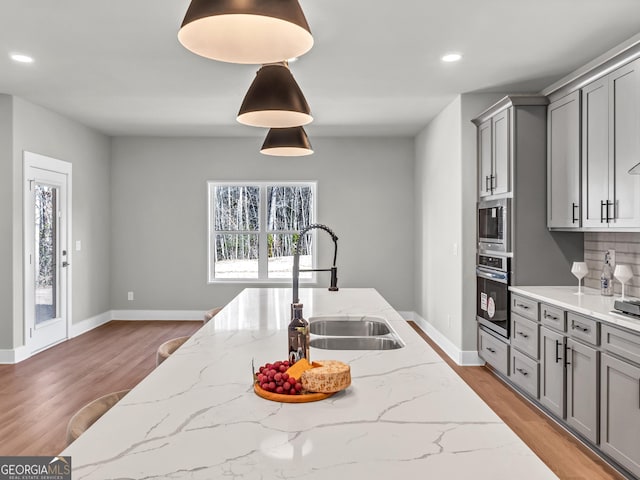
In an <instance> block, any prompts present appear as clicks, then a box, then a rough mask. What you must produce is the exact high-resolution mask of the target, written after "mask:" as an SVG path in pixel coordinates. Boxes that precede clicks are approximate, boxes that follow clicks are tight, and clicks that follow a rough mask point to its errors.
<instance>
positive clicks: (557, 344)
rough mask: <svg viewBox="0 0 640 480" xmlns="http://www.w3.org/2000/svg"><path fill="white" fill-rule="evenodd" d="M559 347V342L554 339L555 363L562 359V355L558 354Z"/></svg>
mask: <svg viewBox="0 0 640 480" xmlns="http://www.w3.org/2000/svg"><path fill="white" fill-rule="evenodd" d="M559 349H560V342H559V341H558V340H556V363H558V362H559V361H560V360H562V357H560V356H559V355H558V350H559Z"/></svg>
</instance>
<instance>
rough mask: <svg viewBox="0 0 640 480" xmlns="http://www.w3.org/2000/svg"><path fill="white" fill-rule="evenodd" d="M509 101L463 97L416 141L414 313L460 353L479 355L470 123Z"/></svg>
mask: <svg viewBox="0 0 640 480" xmlns="http://www.w3.org/2000/svg"><path fill="white" fill-rule="evenodd" d="M503 96H504V94H463V95H460V96H458V97H456V98H455V99H454V100H453V101H452V102H451V103H450V104H449V105H448V106H447V107H445V108H444V110H442V112H440V113H439V114H438V115H437V116H436V117H435V118H434V119H433V120H432V121H431V122H430V123H429V124H428V125H427V126H426V127H425V129H424V130H422V132H420V134H419V135H418V136H417V137H416V140H415V145H416V146H415V149H416V161H415V187H414V192H415V204H416V207H415V208H416V217H415V224H416V249H415V258H416V270H415V302H416V303H415V305H416V312H417V313H418V314H419V315H420V316H421V317H423V318H424V319H425V320H426V321H427V322H429V323H430V324H431V325H432V326H433V327H434V328H435V329H436V330H438V331H439V332H440V333H441V334H443V335H444V336H445V337H446V338H447V339H448V340H449V341H451V343H452V344H453V345H455V346H456V347H457V348H458V349H459V350H461V351H462V352H467V351H475V350H476V348H477V340H476V323H475V309H476V305H475V291H476V279H475V265H476V202H477V184H476V178H477V154H476V128H475V126H474V125H473V124H472V123H471V119H472V118H474V117H476V116H477V115H478V114H479V113H480V112H482V111H483V110H485V109H486V108H488V107H489V106H491V105H492V104H493V103H495V102H496V101H498V100H499V99H500V98H502V97H503Z"/></svg>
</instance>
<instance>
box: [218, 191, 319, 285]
mask: <svg viewBox="0 0 640 480" xmlns="http://www.w3.org/2000/svg"><path fill="white" fill-rule="evenodd" d="M208 185H209V188H208V190H209V281H210V282H215V281H247V280H249V281H276V282H277V281H278V279H280V280H281V281H283V280H284V279H288V280H290V279H291V272H292V269H293V254H294V252H295V247H296V242H297V241H298V237H299V232H300V230H302V229H303V228H305V227H307V226H308V225H310V224H312V223H313V222H314V212H315V208H314V204H315V183H286V182H279V183H275V182H274V183H261V182H243V183H227V182H225V183H222V182H209V184H208ZM312 264H313V234H312V233H311V232H310V233H308V234H307V235H305V238H303V239H301V241H300V268H301V269H305V268H312V267H311V266H312ZM300 278H301V279H305V278H306V279H311V278H312V275H311V273H308V272H303V273H301V274H300Z"/></svg>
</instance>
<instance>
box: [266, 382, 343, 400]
mask: <svg viewBox="0 0 640 480" xmlns="http://www.w3.org/2000/svg"><path fill="white" fill-rule="evenodd" d="M253 391H254V392H256V394H257V395H258V396H260V397H262V398H266V399H267V400H271V401H272V402H282V403H307V402H317V401H318V400H324V399H325V398H329V397H330V396H331V395H333V393H303V394H301V395H284V394H282V393H273V392H267V391H266V390H264V389H262V388H261V387H260V385H258V384H257V383H254V384H253Z"/></svg>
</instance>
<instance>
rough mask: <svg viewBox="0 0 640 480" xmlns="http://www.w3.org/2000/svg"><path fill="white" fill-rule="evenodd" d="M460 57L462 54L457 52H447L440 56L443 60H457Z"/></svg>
mask: <svg viewBox="0 0 640 480" xmlns="http://www.w3.org/2000/svg"><path fill="white" fill-rule="evenodd" d="M461 58H462V55H460V54H459V53H447V54H446V55H444V56H443V57H442V61H443V62H457V61H458V60H460V59H461Z"/></svg>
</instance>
